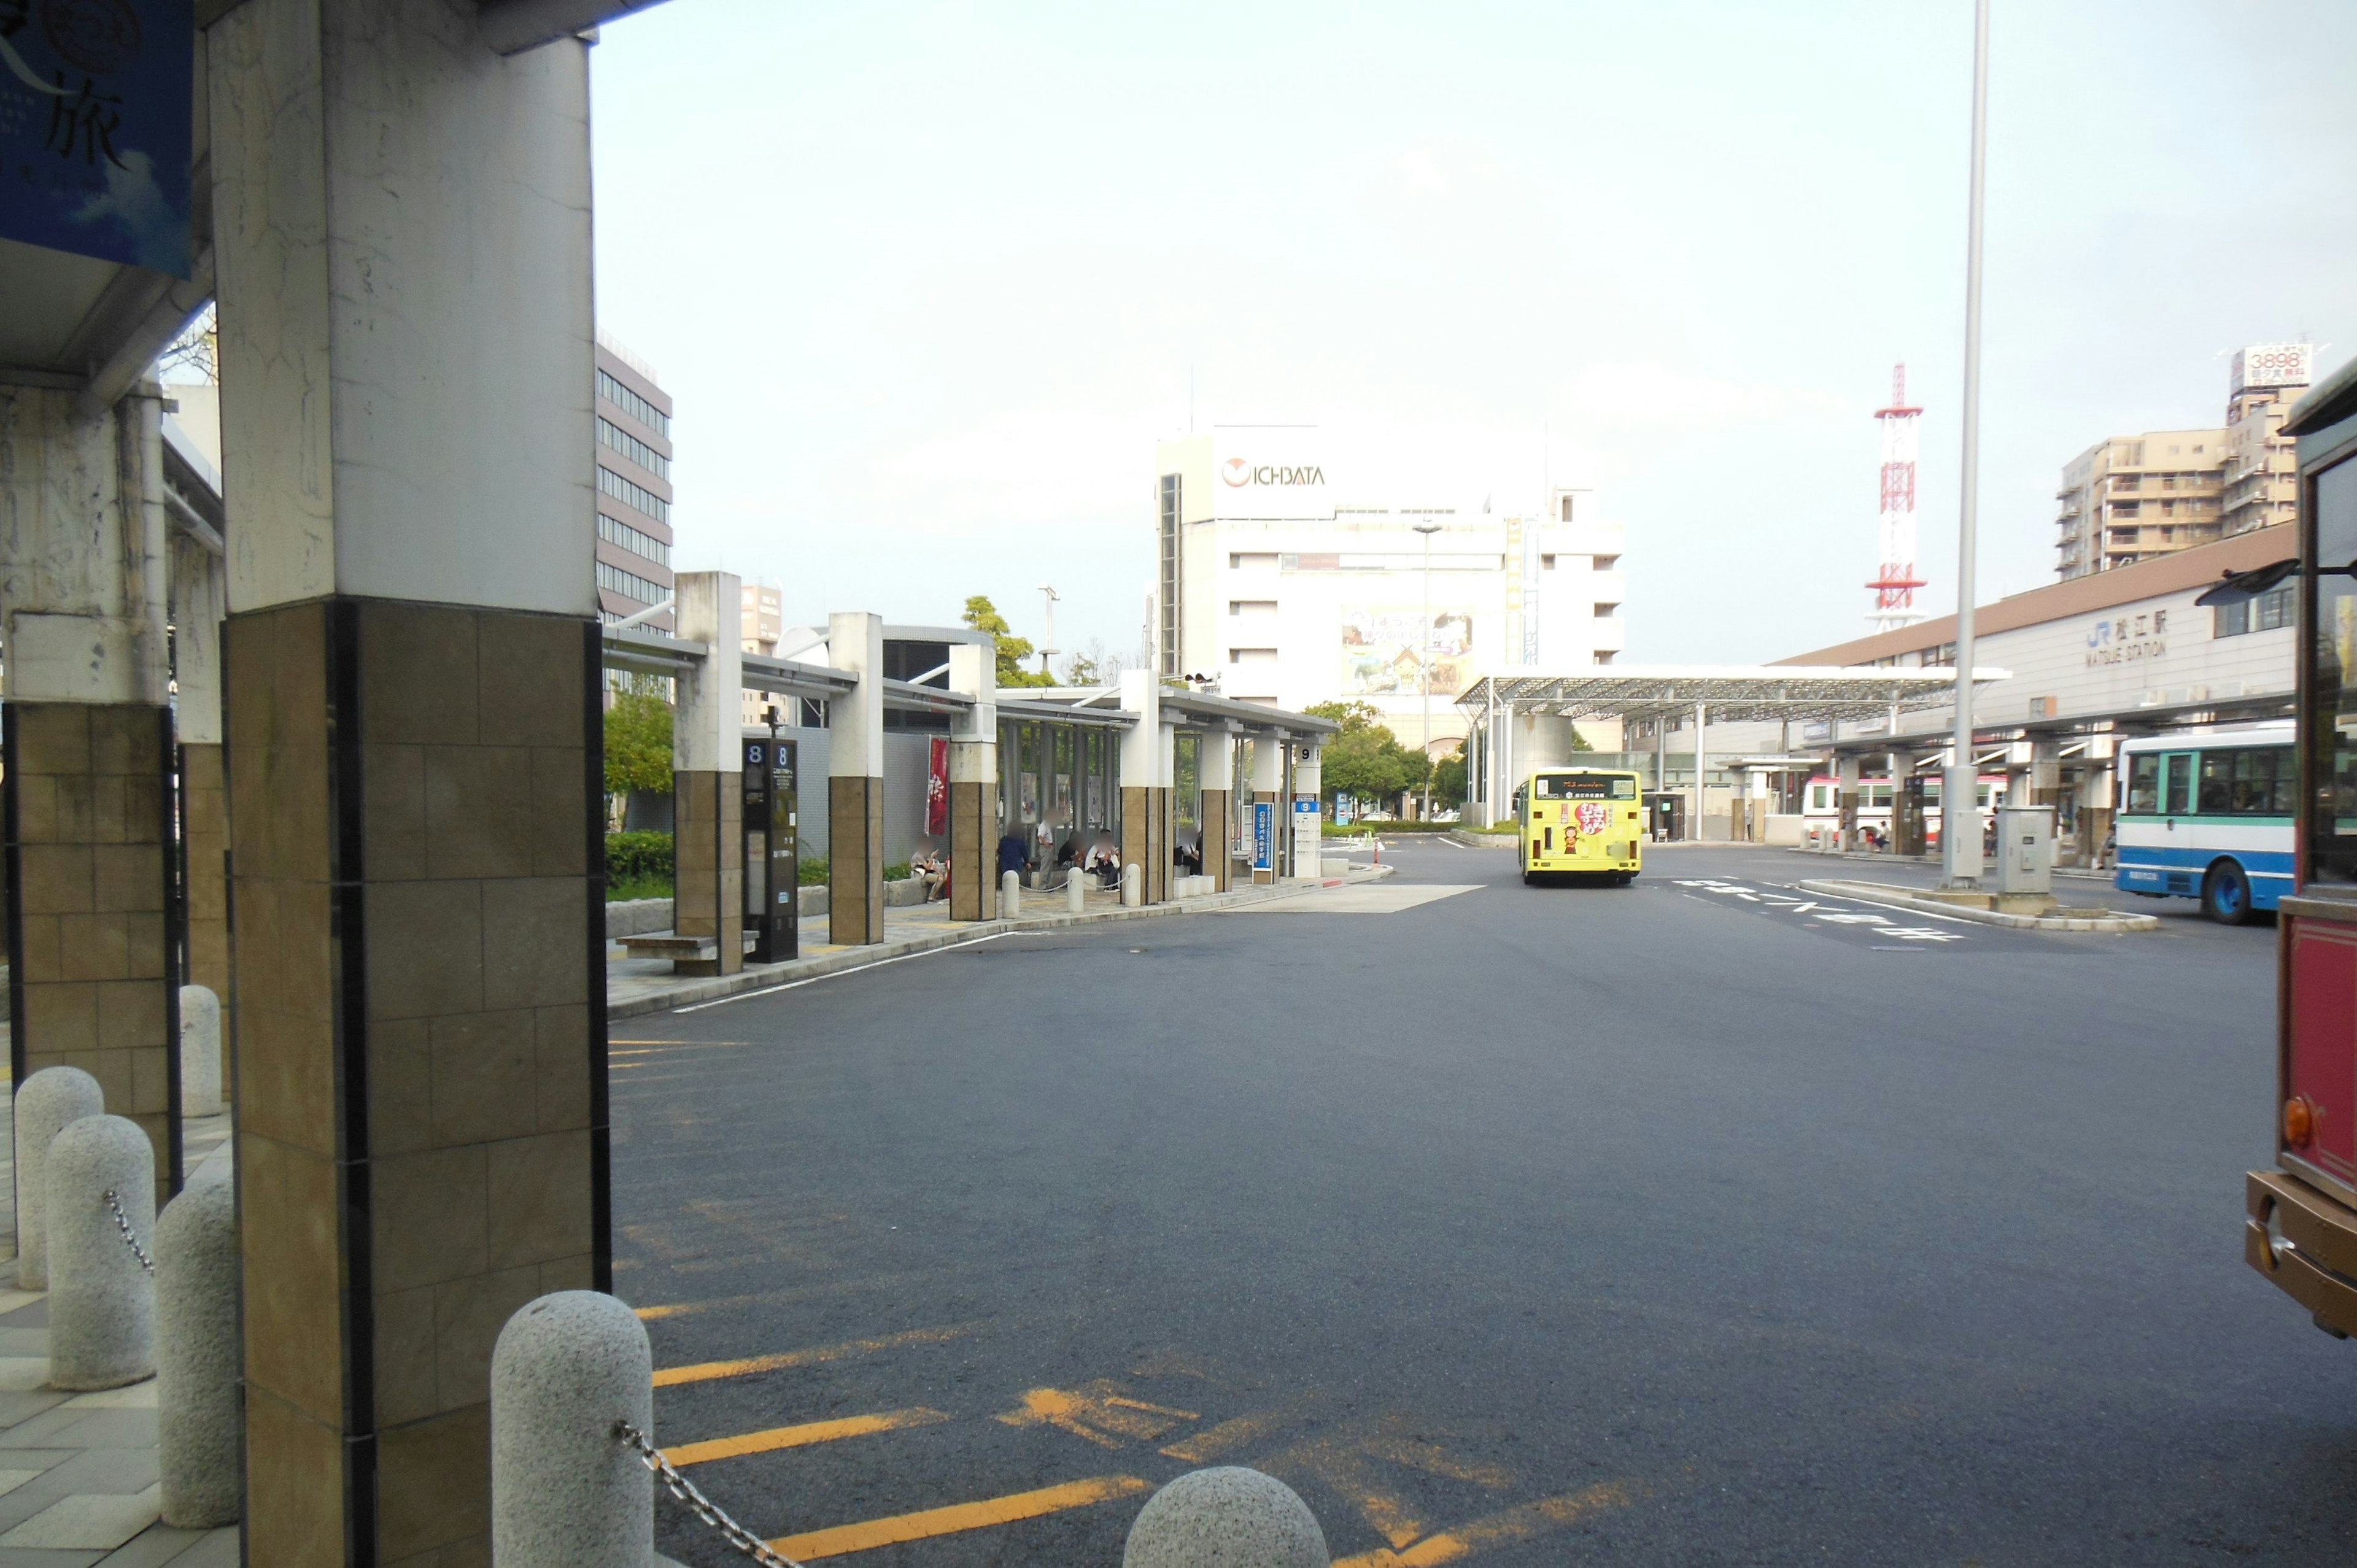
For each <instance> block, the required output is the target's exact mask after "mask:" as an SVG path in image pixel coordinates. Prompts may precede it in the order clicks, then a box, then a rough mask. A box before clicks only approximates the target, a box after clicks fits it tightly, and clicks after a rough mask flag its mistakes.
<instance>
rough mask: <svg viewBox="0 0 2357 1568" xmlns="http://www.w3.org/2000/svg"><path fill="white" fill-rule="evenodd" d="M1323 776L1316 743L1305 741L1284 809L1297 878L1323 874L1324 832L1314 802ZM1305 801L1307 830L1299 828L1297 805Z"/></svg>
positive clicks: (1297, 760) (1316, 805) (1316, 800)
mask: <svg viewBox="0 0 2357 1568" xmlns="http://www.w3.org/2000/svg"><path fill="white" fill-rule="evenodd" d="M1323 787H1324V786H1323V775H1322V771H1321V769H1320V768H1319V765H1318V744H1317V742H1315V741H1310V740H1305V741H1303V742H1302V743H1301V752H1300V755H1299V756H1298V757H1296V758H1295V759H1294V764H1293V801H1292V804H1291V806H1290V807H1288V809H1287V812H1286V816H1287V819H1288V820H1287V822H1286V832H1288V833H1290V834H1292V835H1293V874H1294V875H1297V876H1323V875H1326V843H1325V830H1324V829H1323V827H1322V826H1321V825H1320V823H1321V819H1320V818H1319V816H1318V799H1319V793H1320V790H1321V789H1323ZM1304 800H1307V801H1308V802H1309V807H1310V812H1309V822H1308V827H1307V828H1306V829H1305V828H1303V827H1302V825H1301V821H1300V817H1301V813H1300V811H1299V809H1298V808H1299V806H1300V803H1301V802H1302V801H1304Z"/></svg>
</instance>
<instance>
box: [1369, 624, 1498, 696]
mask: <svg viewBox="0 0 2357 1568" xmlns="http://www.w3.org/2000/svg"><path fill="white" fill-rule="evenodd" d="M1341 621H1342V694H1343V695H1344V696H1346V697H1391V696H1399V697H1413V696H1416V695H1419V694H1420V693H1422V692H1423V691H1424V689H1425V687H1424V672H1423V662H1424V660H1426V659H1427V658H1428V659H1429V660H1430V661H1431V665H1432V694H1433V695H1434V696H1436V697H1453V696H1455V695H1456V694H1457V693H1459V692H1461V691H1463V690H1464V689H1465V688H1466V687H1467V686H1468V685H1469V684H1470V683H1471V682H1472V680H1473V667H1472V666H1473V614H1472V612H1471V611H1470V610H1469V609H1466V608H1464V607H1461V606H1451V607H1447V608H1437V609H1435V610H1434V611H1433V612H1432V618H1431V619H1430V620H1429V621H1428V622H1427V621H1426V619H1425V612H1424V610H1423V608H1422V607H1418V606H1408V607H1395V606H1387V605H1358V606H1350V605H1346V606H1344V607H1343V608H1342V616H1341ZM1420 630H1421V633H1422V634H1421V635H1419V631H1420Z"/></svg>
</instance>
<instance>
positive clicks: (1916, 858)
mask: <svg viewBox="0 0 2357 1568" xmlns="http://www.w3.org/2000/svg"><path fill="white" fill-rule="evenodd" d="M1768 847H1770V848H1777V847H1781V848H1783V849H1785V850H1787V851H1789V852H1790V853H1792V854H1805V855H1808V856H1810V857H1812V858H1813V859H1816V860H1863V861H1868V862H1877V863H1879V864H1881V865H1923V866H1936V865H1939V864H1940V857H1939V856H1938V855H1936V854H1890V853H1889V851H1887V850H1886V851H1884V852H1883V853H1881V854H1871V853H1869V852H1867V851H1866V850H1822V849H1811V848H1809V847H1808V846H1807V845H1806V844H1784V845H1781V846H1778V845H1772V844H1771V845H1770V846H1768ZM2054 875H2057V876H2067V877H2069V878H2071V880H2072V881H2073V882H2100V883H2102V884H2103V885H2104V886H2106V887H2109V886H2113V880H2112V878H2113V874H2112V873H2111V872H2108V871H2090V870H2088V869H2087V868H2086V867H2085V866H2083V865H2058V866H2056V867H2054Z"/></svg>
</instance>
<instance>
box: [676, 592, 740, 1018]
mask: <svg viewBox="0 0 2357 1568" xmlns="http://www.w3.org/2000/svg"><path fill="white" fill-rule="evenodd" d="M672 591H673V596H674V600H675V603H676V606H677V614H678V617H679V635H680V637H681V639H683V640H684V641H688V642H700V643H703V644H704V645H705V655H704V657H703V658H702V659H701V660H697V661H696V663H695V665H694V667H693V668H691V669H689V670H687V671H683V672H682V674H681V675H680V677H679V679H678V682H677V686H678V702H677V704H676V710H675V712H674V714H673V720H672V729H671V753H672V757H671V765H672V796H671V798H672V866H673V871H672V876H673V887H672V891H673V903H672V929H673V930H674V931H676V932H677V933H678V934H679V935H681V936H683V937H699V938H703V939H705V940H709V941H710V942H711V943H712V944H713V957H714V962H715V968H714V971H713V972H715V973H716V974H735V973H737V972H739V971H741V970H742V969H743V968H744V967H745V789H744V778H745V775H744V742H743V736H744V728H745V695H744V691H743V687H744V683H745V682H744V672H745V663H744V660H745V655H744V639H743V638H742V637H741V635H740V634H739V631H738V624H739V622H740V620H741V619H742V618H743V616H744V584H743V581H742V580H741V579H740V578H737V577H736V576H734V575H731V574H729V573H726V572H683V573H681V574H680V575H678V576H677V577H676V578H675V579H674V580H673V590H672Z"/></svg>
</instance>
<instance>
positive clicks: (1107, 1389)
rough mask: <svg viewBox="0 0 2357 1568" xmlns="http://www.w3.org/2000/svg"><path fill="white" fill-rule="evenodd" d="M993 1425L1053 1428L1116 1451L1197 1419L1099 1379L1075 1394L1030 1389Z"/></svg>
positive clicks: (1067, 1391) (1199, 1418)
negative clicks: (1019, 1405) (1136, 1397)
mask: <svg viewBox="0 0 2357 1568" xmlns="http://www.w3.org/2000/svg"><path fill="white" fill-rule="evenodd" d="M993 1419H994V1420H996V1421H1002V1422H1005V1423H1006V1424H1007V1425H1009V1426H1041V1425H1046V1426H1052V1427H1055V1428H1056V1429H1057V1430H1058V1431H1060V1432H1069V1433H1071V1434H1072V1435H1073V1436H1075V1437H1085V1438H1087V1439H1088V1440H1089V1441H1090V1442H1092V1443H1093V1444H1097V1445H1098V1446H1099V1447H1101V1448H1118V1447H1120V1446H1121V1445H1122V1444H1124V1443H1125V1442H1128V1441H1130V1440H1132V1439H1136V1440H1139V1441H1147V1440H1151V1439H1153V1438H1157V1437H1159V1436H1161V1435H1162V1434H1164V1433H1166V1432H1168V1431H1169V1430H1170V1429H1171V1428H1172V1427H1174V1426H1176V1425H1178V1424H1179V1423H1180V1422H1182V1421H1200V1420H1201V1419H1202V1418H1201V1417H1200V1415H1198V1414H1197V1413H1196V1412H1193V1411H1191V1410H1172V1409H1171V1408H1170V1407H1169V1406H1168V1405H1159V1404H1147V1403H1146V1402H1145V1401H1144V1400H1134V1399H1131V1398H1130V1397H1128V1396H1127V1395H1126V1394H1125V1393H1123V1392H1122V1391H1121V1385H1120V1384H1119V1383H1116V1382H1114V1380H1112V1379H1110V1378H1099V1379H1097V1380H1095V1381H1093V1382H1091V1383H1086V1384H1083V1385H1082V1386H1081V1387H1080V1388H1077V1389H1032V1390H1030V1391H1028V1392H1026V1393H1025V1394H1024V1396H1023V1408H1022V1409H1020V1410H1010V1411H1008V1412H1006V1414H1005V1415H1001V1416H996V1417H993Z"/></svg>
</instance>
